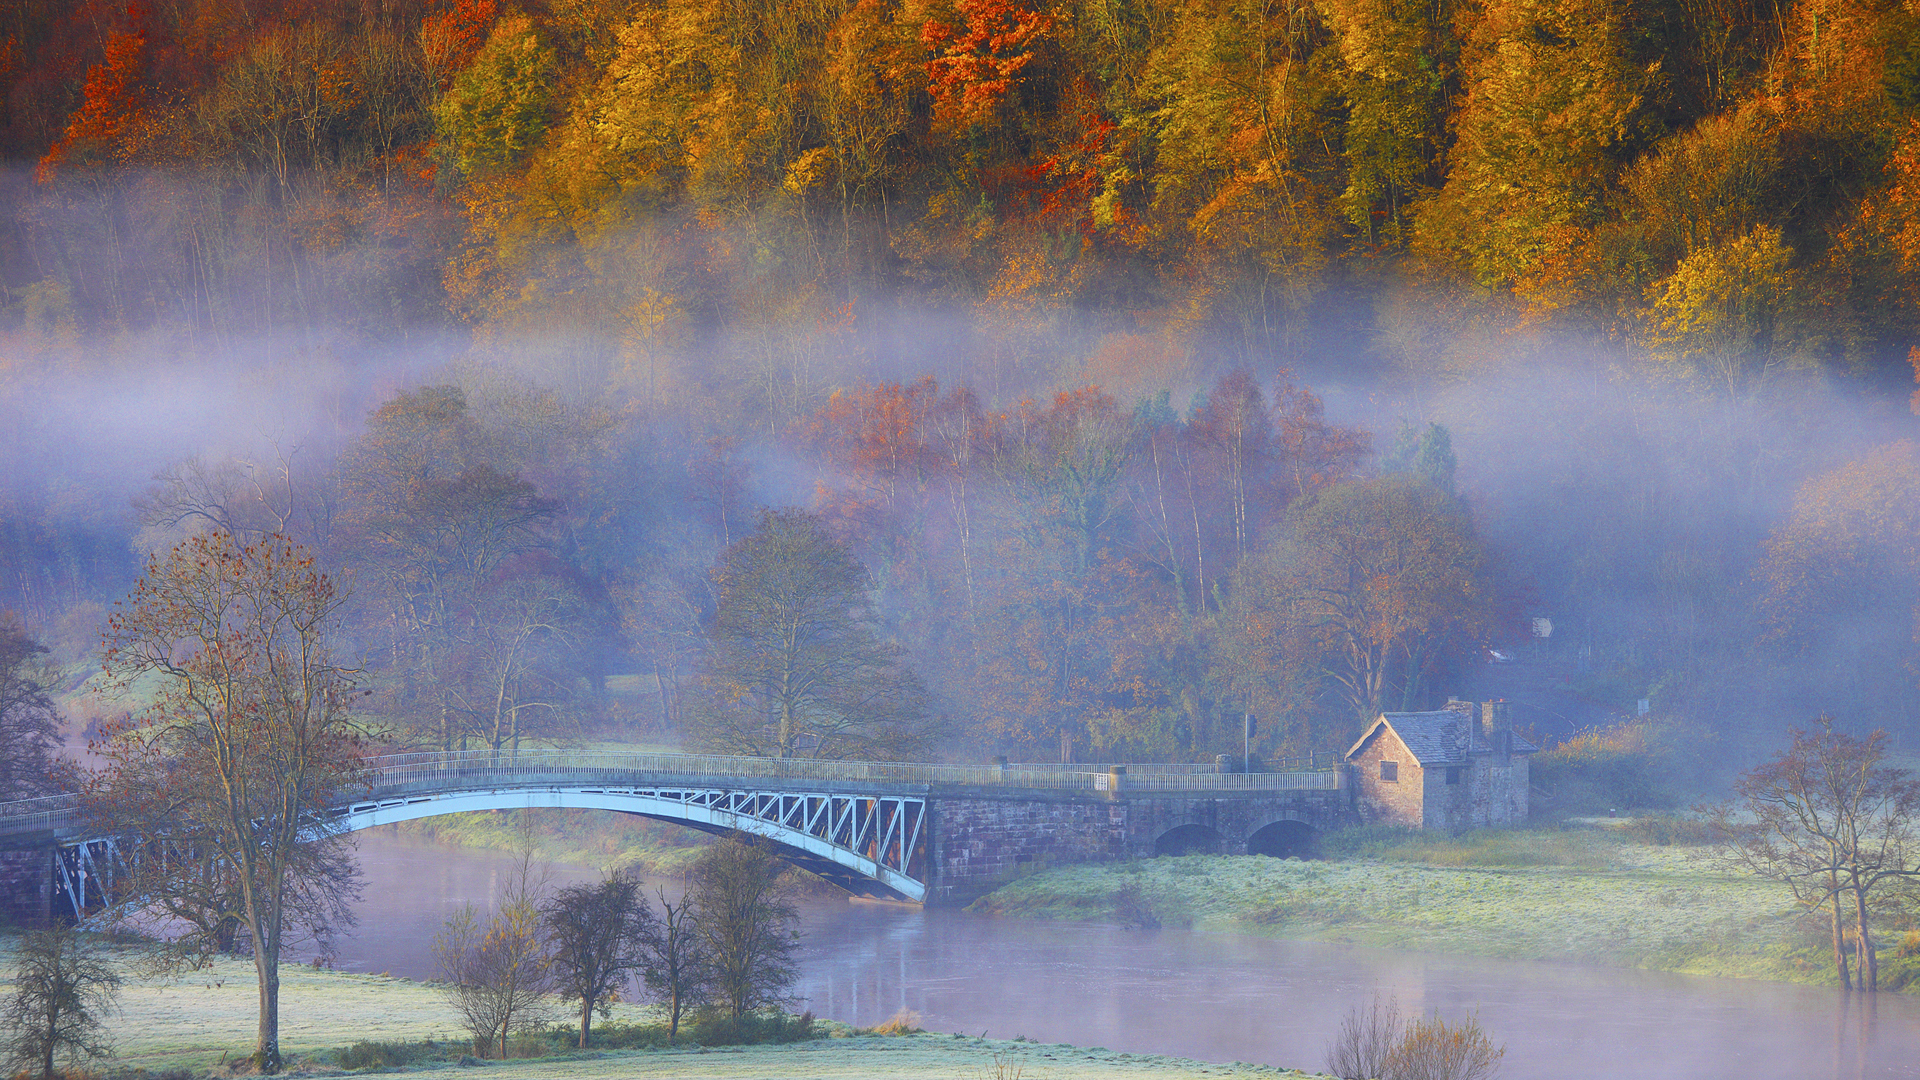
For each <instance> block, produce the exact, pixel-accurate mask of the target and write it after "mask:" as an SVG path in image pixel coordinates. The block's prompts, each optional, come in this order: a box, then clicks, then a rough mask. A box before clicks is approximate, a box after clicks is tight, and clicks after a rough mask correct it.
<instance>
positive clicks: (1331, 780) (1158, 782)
mask: <svg viewBox="0 0 1920 1080" xmlns="http://www.w3.org/2000/svg"><path fill="white" fill-rule="evenodd" d="M369 764H370V765H371V766H372V776H371V780H372V784H371V787H370V788H369V789H368V790H367V791H366V793H365V794H364V795H359V796H357V797H356V798H354V799H353V800H352V801H353V802H356V803H358V802H363V801H366V800H368V799H375V800H377V799H382V798H387V797H392V796H398V795H407V794H416V793H430V792H447V791H458V790H466V789H471V788H478V787H486V788H494V789H499V788H538V787H542V786H547V785H567V786H577V785H581V784H596V783H605V784H619V785H623V786H631V785H636V784H637V785H654V786H658V785H674V784H678V785H685V786H688V787H713V788H747V789H753V790H759V791H799V790H807V791H839V792H848V793H854V792H857V793H863V794H872V795H883V794H884V795H902V794H919V795H927V794H942V793H947V792H958V791H963V790H964V791H976V792H977V791H981V790H985V791H990V792H995V793H1005V794H1008V795H1017V794H1023V793H1027V794H1031V793H1040V792H1057V793H1084V794H1086V795H1088V796H1094V795H1096V793H1097V794H1098V795H1099V796H1105V797H1111V796H1113V795H1115V794H1121V793H1124V794H1125V795H1126V796H1128V797H1149V798H1151V797H1154V796H1160V797H1188V798H1191V797H1195V796H1206V795H1224V794H1233V793H1253V792H1270V791H1330V790H1336V789H1338V788H1340V787H1341V786H1342V779H1341V774H1340V773H1339V771H1338V770H1303V771H1297V772H1273V773H1222V772H1219V771H1218V770H1217V769H1216V768H1215V767H1214V766H1211V765H1127V766H1124V769H1125V772H1124V773H1119V772H1115V771H1113V770H1114V767H1112V766H1097V765H1057V766H1056V765H1006V766H998V765H984V766H983V765H932V764H903V763H892V762H859V761H813V760H807V759H800V758H759V757H721V756H711V755H700V754H664V753H630V752H625V751H598V750H596V751H582V750H545V749H542V750H520V751H503V752H499V753H495V752H493V751H490V750H471V751H454V752H449V753H440V752H429V753H414V754H390V755H385V756H382V757H377V758H373V759H371V761H370V762H369ZM1116 784H1117V785H1118V790H1117V791H1116V790H1115V785H1116ZM92 831H96V830H95V829H94V828H93V826H92V824H91V823H90V822H89V820H88V817H87V814H86V812H85V810H84V809H83V807H82V806H81V805H80V800H79V798H78V797H77V796H73V795H56V796H51V797H49V798H44V799H28V800H24V801H21V802H13V803H0V840H6V841H12V842H15V843H18V842H21V841H28V842H70V841H73V840H77V839H81V838H82V834H84V833H88V832H92Z"/></svg>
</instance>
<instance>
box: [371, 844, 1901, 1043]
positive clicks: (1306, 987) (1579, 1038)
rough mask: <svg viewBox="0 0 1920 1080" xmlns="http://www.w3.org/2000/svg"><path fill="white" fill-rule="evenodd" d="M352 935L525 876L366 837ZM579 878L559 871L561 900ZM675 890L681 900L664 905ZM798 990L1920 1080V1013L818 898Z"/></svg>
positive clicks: (976, 1012) (415, 965) (1038, 1014)
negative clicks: (1452, 1036)
mask: <svg viewBox="0 0 1920 1080" xmlns="http://www.w3.org/2000/svg"><path fill="white" fill-rule="evenodd" d="M360 859H361V864H362V868H363V871H364V873H365V876H366V882H367V888H366V894H365V898H364V899H363V901H362V902H361V904H360V908H359V914H360V924H359V926H358V927H357V928H355V930H354V931H353V933H352V934H351V935H349V936H348V937H346V938H345V939H344V940H342V941H341V942H339V944H338V948H337V950H336V954H337V955H336V963H337V964H338V966H340V967H341V968H344V969H347V970H354V971H376V972H378V971H388V972H392V973H393V974H396V975H407V976H411V977H414V978H426V977H428V976H430V975H431V974H432V968H433V961H432V957H431V953H430V943H431V941H432V938H433V933H434V931H435V930H436V929H437V928H438V927H439V926H440V924H441V923H442V922H443V921H444V920H445V919H446V917H447V915H448V914H450V913H451V912H452V911H453V910H455V909H456V908H458V907H459V906H460V905H461V904H462V903H465V902H467V901H469V900H471V901H473V902H474V903H475V904H476V905H479V906H481V907H483V908H484V907H485V906H487V904H488V903H489V902H490V901H491V899H492V898H493V896H494V895H495V890H496V888H497V886H498V884H499V882H500V880H501V878H502V877H503V876H505V875H506V874H508V873H510V872H511V869H512V865H513V863H514V859H513V858H512V857H510V856H508V855H505V854H503V853H500V852H493V851H478V850H471V849H460V848H442V847H433V846H429V845H423V844H418V843H413V842H410V841H406V840H398V839H394V838H391V837H386V836H377V835H376V836H367V835H363V836H362V837H361V838H360ZM596 876H597V875H596V873H595V872H594V871H592V870H590V869H587V868H584V867H566V866H557V867H553V868H552V881H553V883H554V884H555V885H562V884H566V883H569V882H572V881H579V880H588V879H592V878H594V877H596ZM671 888H672V886H671V884H669V889H670V891H671ZM803 919H804V924H803V927H802V931H803V948H802V954H801V980H800V985H799V987H798V991H799V993H800V994H801V995H802V996H804V997H805V999H806V1005H807V1007H809V1008H811V1009H812V1010H813V1011H814V1012H815V1013H817V1014H819V1015H821V1016H824V1017H830V1018H833V1019H836V1020H845V1021H848V1022H850V1023H855V1024H861V1025H870V1024H875V1023H878V1022H879V1021H881V1020H884V1019H886V1018H887V1017H888V1016H891V1015H892V1014H894V1013H895V1012H896V1011H898V1010H900V1009H909V1010H912V1011H914V1012H917V1013H919V1014H920V1016H921V1025H922V1026H923V1027H925V1028H927V1029H928V1030H930V1031H960V1032H965V1033H967V1034H970V1035H978V1034H981V1033H983V1032H984V1033H985V1034H987V1035H989V1036H992V1037H995V1038H1012V1037H1013V1036H1015V1035H1025V1036H1027V1037H1028V1038H1031V1039H1037V1040H1041V1041H1046V1042H1069V1043H1076V1044H1079V1045H1083V1046H1104V1047H1107V1048H1109V1049H1115V1050H1125V1051H1129V1052H1134V1053H1154V1054H1176V1055H1180V1056H1184V1057H1194V1058H1201V1059H1205V1060H1213V1061H1249V1062H1259V1063H1262V1064H1270V1065H1285V1066H1289V1067H1293V1068H1303V1069H1305V1070H1307V1071H1309V1072H1312V1071H1317V1070H1319V1069H1321V1068H1323V1067H1324V1060H1323V1059H1324V1052H1325V1047H1326V1042H1327V1038H1328V1036H1329V1034H1330V1033H1331V1032H1332V1031H1333V1030H1334V1029H1335V1028H1337V1027H1338V1026H1339V1023H1340V1019H1341V1017H1342V1016H1343V1015H1344V1014H1345V1013H1346V1011H1347V1010H1348V1009H1349V1008H1350V1007H1352V1006H1354V1005H1357V1004H1365V1003H1367V1002H1368V1001H1370V1000H1371V999H1372V998H1373V996H1374V995H1375V994H1379V995H1381V996H1382V997H1393V998H1397V999H1398V1001H1399V1002H1400V1004H1401V1006H1402V1007H1403V1009H1406V1010H1410V1011H1415V1012H1423V1011H1427V1010H1432V1009H1439V1010H1440V1011H1441V1013H1442V1014H1444V1015H1447V1016H1449V1017H1457V1016H1459V1015H1462V1014H1464V1013H1465V1012H1467V1011H1469V1010H1476V1009H1477V1010H1478V1011H1479V1015H1480V1020H1481V1023H1482V1024H1483V1025H1485V1027H1486V1028H1487V1029H1488V1031H1489V1032H1491V1033H1492V1034H1493V1036H1494V1037H1495V1039H1496V1040H1497V1041H1501V1042H1504V1043H1505V1044H1506V1045H1507V1058H1506V1063H1505V1068H1504V1070H1503V1075H1505V1076H1507V1077H1511V1078H1514V1080H1585V1078H1594V1080H1600V1078H1608V1080H1619V1078H1621V1077H1626V1076H1634V1077H1660V1078H1666V1077H1674V1078H1682V1077H1684V1078H1690V1080H1723V1078H1724V1080H1736V1078H1737V1080H1756V1078H1760V1077H1796V1078H1809V1080H1814V1078H1822V1077H1831V1078H1834V1080H1840V1078H1843V1077H1845V1078H1865V1077H1912V1076H1916V1075H1920V998H1914V997H1910V996H1907V995H1902V994H1885V995H1880V996H1879V998H1878V1000H1874V999H1870V998H1867V997H1864V996H1862V995H1854V996H1852V997H1849V996H1848V995H1845V994H1842V993H1839V992H1837V991H1833V990H1827V989H1821V988H1816V987H1804V986H1789V985H1784V984H1778V983H1764V982H1751V981H1739V980H1731V979H1705V978H1695V977H1691V976H1683V975H1670V974H1663V973H1658V972H1641V971H1621V970H1615V969H1610V968H1595V967H1586V966H1582V965H1577V964H1561V963H1535V962H1521V961H1501V960H1486V959H1477V958H1472V957H1458V956H1437V955H1421V954H1410V953H1397V952H1387V951H1383V950H1376V949H1362V948H1352V947H1346V946H1338V945H1321V944H1307V943H1298V942H1286V941H1275V940H1272V939H1268V938H1260V937H1242V936H1238V935H1231V934H1196V933H1186V932H1181V931H1174V930H1157V931H1138V930H1122V929H1119V928H1117V927H1110V926H1098V925H1085V924H1071V923H1064V924H1063V923H1051V922H1038V921H1027V920H1019V919H1004V918H989V917H984V916H976V915H968V914H966V913H964V912H960V911H951V910H931V911H921V910H919V909H916V908H911V907H907V906H899V905H879V904H853V903H847V902H845V901H843V900H837V899H833V898H830V897H819V898H815V899H811V900H809V901H808V902H807V903H806V905H805V907H804V914H803Z"/></svg>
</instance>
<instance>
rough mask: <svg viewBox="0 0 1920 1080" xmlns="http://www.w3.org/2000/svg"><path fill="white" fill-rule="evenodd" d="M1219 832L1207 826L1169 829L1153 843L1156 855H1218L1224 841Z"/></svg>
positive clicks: (1181, 826)
mask: <svg viewBox="0 0 1920 1080" xmlns="http://www.w3.org/2000/svg"><path fill="white" fill-rule="evenodd" d="M1224 839H1225V838H1224V837H1222V836H1221V835H1220V834H1219V832H1217V831H1215V830H1214V829H1210V828H1208V827H1207V826H1205V825H1197V824H1194V825H1179V826H1176V827H1174V828H1171V829H1168V830H1167V831H1166V832H1163V833H1161V834H1160V835H1159V837H1158V838H1156V839H1155V840H1154V842H1153V853H1154V854H1155V855H1218V854H1220V849H1221V846H1222V843H1223V841H1224Z"/></svg>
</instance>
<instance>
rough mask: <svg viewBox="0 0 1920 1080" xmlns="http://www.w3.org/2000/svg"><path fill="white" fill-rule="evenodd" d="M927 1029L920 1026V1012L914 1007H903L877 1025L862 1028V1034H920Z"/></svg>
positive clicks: (860, 1030) (859, 1032) (860, 1031)
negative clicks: (915, 1010)
mask: <svg viewBox="0 0 1920 1080" xmlns="http://www.w3.org/2000/svg"><path fill="white" fill-rule="evenodd" d="M923 1030H925V1029H924V1028H922V1027H921V1026H920V1014H919V1013H917V1012H914V1011H913V1010H912V1009H901V1010H900V1011H899V1012H897V1013H894V1014H893V1015H892V1016H889V1017H887V1019H886V1020H885V1021H883V1022H881V1023H880V1024H879V1025H878V1026H876V1027H870V1028H861V1029H859V1031H858V1034H861V1035H918V1034H920V1032H921V1031H923Z"/></svg>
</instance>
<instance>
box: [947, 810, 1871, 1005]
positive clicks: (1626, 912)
mask: <svg viewBox="0 0 1920 1080" xmlns="http://www.w3.org/2000/svg"><path fill="white" fill-rule="evenodd" d="M1327 846H1328V848H1329V850H1330V851H1332V852H1334V853H1336V857H1334V858H1329V859H1325V860H1314V861H1309V862H1301V861H1298V860H1277V859H1268V858H1261V857H1223V856H1207V855H1194V856H1185V857H1181V858H1160V859H1148V860H1141V861H1135V862H1129V863H1120V864H1108V865H1102V866H1084V867H1072V868H1067V869H1059V870H1052V871H1048V872H1046V873H1042V874H1037V875H1035V876H1033V877H1029V878H1025V879H1022V880H1020V881H1018V882H1015V883H1013V884H1011V885H1008V886H1006V887H1004V888H1002V889H1000V890H999V891H997V892H995V893H993V894H992V895H990V896H987V897H984V898H982V899H981V900H979V901H977V902H976V903H975V904H974V906H973V908H972V910H974V911H980V912H988V913H993V914H1003V915H1023V916H1032V917H1041V918H1066V919H1092V920H1117V921H1125V920H1126V919H1127V918H1128V917H1129V915H1132V916H1133V917H1135V918H1137V917H1138V915H1139V913H1141V912H1143V911H1144V912H1150V913H1151V914H1152V915H1153V916H1154V917H1155V918H1157V919H1158V920H1159V921H1160V922H1162V923H1163V924H1166V925H1191V926H1192V927H1194V928H1195V929H1200V930H1218V931H1234V932H1240V933H1265V934H1272V935H1274V936H1278V937H1287V938H1294V939H1300V940H1308V941H1334V942H1346V943H1353V944H1364V945H1374V946H1381V947H1386V948H1398V949H1410V950H1417V951H1422V952H1453V953H1470V954H1475V955H1481V956H1496V957H1504V958H1509V959H1553V960H1574V961H1581V962H1585V963H1595V964H1606V965H1611V966H1620V967H1640V968H1656V969H1662V970H1669V971H1681V972H1689V973H1693V974H1701V975H1720V976H1732V977H1746V978H1765V979H1782V980H1794V981H1802V980H1818V979H1821V978H1824V977H1825V976H1826V966H1825V956H1824V954H1823V952H1822V945H1821V942H1820V940H1819V938H1818V934H1817V932H1816V931H1815V930H1814V929H1813V928H1811V927H1809V925H1808V924H1807V922H1806V920H1805V919H1804V918H1803V917H1801V916H1800V915H1799V914H1798V913H1797V912H1796V911H1795V910H1794V909H1793V908H1792V906H1791V904H1790V902H1789V901H1788V898H1787V896H1786V895H1785V893H1784V891H1783V890H1781V889H1780V887H1779V886H1777V885H1773V884H1770V883H1767V882H1763V881H1758V880H1755V879H1752V878H1743V877H1737V876H1732V875H1729V874H1728V873H1726V872H1725V871H1723V870H1722V869H1721V868H1720V867H1718V866H1717V865H1716V864H1715V863H1714V861H1713V860H1712V858H1711V857H1710V855H1709V854H1708V853H1707V851H1706V850H1705V849H1699V848H1686V847H1679V846H1658V845H1653V844H1645V843H1638V842H1635V841H1634V840H1633V839H1632V838H1631V837H1630V836H1627V835H1624V834H1623V831H1622V830H1603V829H1566V830H1560V829H1530V830H1503V831H1489V832H1483V833H1477V834H1469V835H1468V836H1465V837H1462V838H1458V839H1451V838H1447V837H1443V836H1428V835H1425V834H1412V833H1405V832H1391V831H1386V830H1378V831H1370V832H1367V833H1361V834H1359V835H1356V836H1352V837H1346V838H1341V837H1330V838H1329V843H1328V845H1327ZM1888 944H1889V945H1890V946H1891V944H1892V942H1888Z"/></svg>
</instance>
